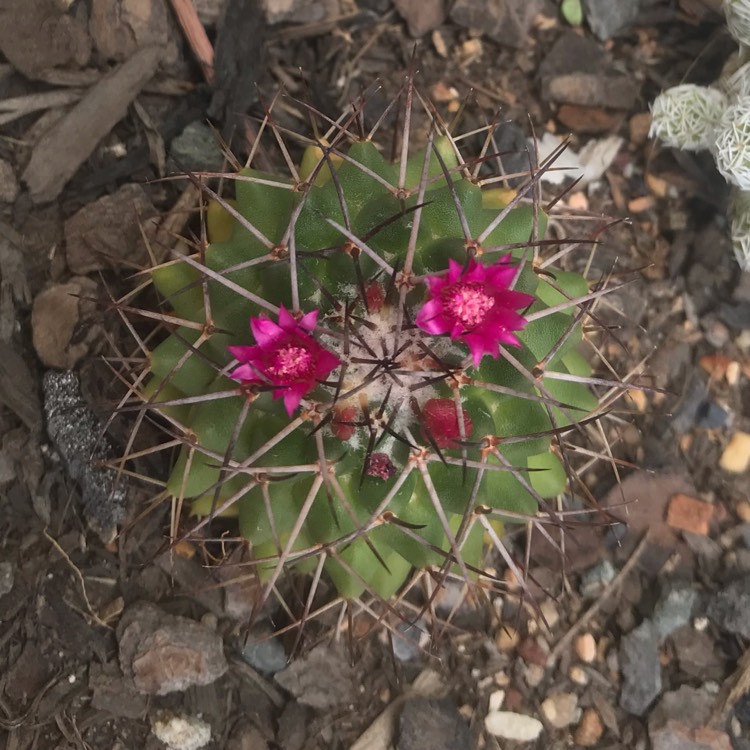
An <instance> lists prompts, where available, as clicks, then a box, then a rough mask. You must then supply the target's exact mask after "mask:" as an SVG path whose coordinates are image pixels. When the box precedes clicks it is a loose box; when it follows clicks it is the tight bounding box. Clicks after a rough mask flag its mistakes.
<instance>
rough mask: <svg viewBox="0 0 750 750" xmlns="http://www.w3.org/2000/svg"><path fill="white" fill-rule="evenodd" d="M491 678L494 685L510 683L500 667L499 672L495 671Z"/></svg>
mask: <svg viewBox="0 0 750 750" xmlns="http://www.w3.org/2000/svg"><path fill="white" fill-rule="evenodd" d="M493 679H494V680H495V685H497V686H498V687H508V685H510V677H509V676H508V673H507V672H504V671H503V670H502V669H501V670H500V671H499V672H495V676H494V678H493Z"/></svg>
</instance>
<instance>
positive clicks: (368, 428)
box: [143, 136, 597, 598]
mask: <svg viewBox="0 0 750 750" xmlns="http://www.w3.org/2000/svg"><path fill="white" fill-rule="evenodd" d="M322 153H323V152H322V151H321V149H315V148H312V147H311V148H308V150H307V151H306V153H305V156H304V158H303V160H302V167H301V170H300V174H299V179H298V180H297V181H296V182H295V181H294V180H292V179H283V178H279V177H277V176H274V175H270V174H265V173H261V172H258V171H255V170H253V169H246V170H245V171H243V172H242V173H241V175H239V176H238V180H237V182H236V201H232V205H234V206H236V210H237V212H238V213H239V215H241V216H242V217H243V218H244V221H241V222H240V221H237V220H233V221H232V223H231V225H230V227H229V230H227V229H226V225H225V228H224V229H223V230H222V231H221V233H219V232H218V231H217V234H221V235H223V239H222V240H221V241H216V242H214V243H213V244H209V245H208V246H207V247H206V248H205V252H204V253H203V254H202V255H200V256H199V255H194V256H191V257H190V258H187V259H183V260H177V261H172V262H170V263H167V264H165V265H163V266H160V267H159V268H157V269H155V270H154V272H153V276H152V278H153V283H154V286H155V287H156V289H157V290H158V291H159V292H160V293H161V295H162V296H163V298H164V306H163V309H164V311H165V312H168V314H169V315H171V316H173V317H174V318H176V319H178V320H180V321H181V322H182V323H183V325H176V326H172V328H171V333H170V334H169V335H168V336H167V338H166V339H164V340H163V341H162V342H161V343H159V344H158V346H156V347H155V348H154V349H153V351H152V352H151V362H150V366H151V377H150V381H149V382H148V383H147V385H146V387H145V389H144V391H143V397H144V399H146V400H148V401H149V403H150V405H151V408H153V409H154V410H157V411H161V412H162V413H164V415H165V416H167V417H168V418H170V419H171V421H172V422H173V423H176V424H179V425H182V427H183V429H184V432H185V435H186V438H185V441H184V445H183V447H182V449H181V451H180V454H179V456H178V457H177V460H176V462H175V463H174V466H173V469H172V473H171V476H170V477H169V480H168V482H167V490H168V492H169V493H171V495H173V496H174V497H176V498H180V499H182V500H188V501H190V502H191V504H192V509H193V512H194V513H195V514H196V515H198V516H206V515H208V514H209V513H215V512H216V511H217V509H219V508H222V509H223V510H222V512H223V513H225V514H229V515H235V516H237V517H238V521H239V528H240V532H241V534H242V535H243V536H244V537H245V538H246V539H247V540H248V541H249V542H250V544H251V545H252V550H253V554H254V555H255V557H256V559H258V560H260V561H261V562H259V563H258V566H257V569H258V571H259V574H260V576H261V579H262V580H265V581H267V582H272V581H274V580H275V579H276V578H277V577H278V575H279V573H280V570H279V569H278V565H277V563H276V561H277V560H279V559H281V560H283V561H284V563H285V564H286V565H291V566H295V565H296V566H298V567H300V568H301V569H303V570H305V571H310V570H314V568H315V565H316V560H318V559H320V557H319V556H320V555H324V556H325V564H324V568H325V570H326V571H327V574H328V576H329V578H330V579H331V580H332V581H333V583H334V585H335V587H336V588H337V589H338V591H339V593H340V595H341V596H343V597H358V596H360V595H362V594H363V593H365V592H368V593H370V594H375V595H377V596H379V597H383V598H388V597H390V596H391V595H393V594H394V593H396V592H397V591H398V590H399V588H400V587H401V586H402V585H403V583H404V582H405V581H406V580H407V578H408V576H409V575H410V572H411V571H412V570H413V569H414V568H423V567H425V566H445V567H446V568H451V569H454V570H455V569H458V567H461V566H463V569H464V571H466V570H469V569H471V570H477V569H479V568H480V567H481V564H482V555H483V541H482V540H483V531H482V527H481V525H480V524H479V523H474V521H475V515H476V514H477V513H490V514H492V515H493V517H494V518H495V519H496V520H498V522H504V523H514V522H518V521H519V520H520V519H522V517H524V516H533V515H534V514H536V513H537V511H538V508H539V503H540V501H541V500H543V499H546V498H553V497H555V496H557V495H559V494H560V493H562V492H563V491H564V489H565V486H566V481H567V477H566V473H565V470H564V468H563V465H562V463H561V461H560V459H559V458H558V456H557V452H556V447H555V440H554V434H555V430H556V429H557V428H560V427H564V426H565V425H570V424H572V423H575V422H577V421H580V420H582V419H584V418H585V417H587V416H588V415H589V414H590V413H591V412H592V410H594V409H596V406H597V400H596V398H595V396H594V395H593V393H592V392H591V391H590V389H589V387H588V386H587V385H585V384H583V383H581V382H574V380H566V379H556V378H552V377H548V375H549V374H550V373H562V374H563V375H564V374H566V373H570V374H572V375H577V376H579V377H581V376H586V375H588V374H589V373H590V368H588V365H587V363H586V361H585V359H584V358H583V357H581V355H580V354H579V352H578V346H579V344H580V342H581V339H582V330H581V325H580V323H579V322H577V321H576V318H575V316H574V313H575V312H576V311H577V310H578V307H577V305H576V303H575V300H576V299H577V298H580V297H582V296H583V295H586V294H587V293H588V291H589V290H588V285H587V284H586V282H585V280H584V279H583V278H582V277H580V276H578V275H576V274H572V273H565V272H559V273H556V274H554V275H553V276H550V277H549V278H548V277H546V276H544V275H537V274H536V273H535V272H534V268H533V256H534V253H533V249H532V248H531V247H529V243H530V241H531V240H532V238H533V234H534V231H535V227H536V231H537V233H538V235H539V236H540V237H541V236H542V235H543V233H544V230H545V226H546V217H545V215H544V214H543V213H542V212H541V211H539V210H536V209H535V207H534V206H532V205H531V204H525V203H519V205H518V206H517V207H515V208H512V209H511V210H510V211H508V212H507V215H506V216H505V217H504V218H503V220H502V221H501V222H499V223H498V224H497V226H495V227H494V228H492V229H491V230H490V231H487V230H488V227H490V225H491V224H492V222H494V221H495V219H496V217H497V216H498V213H499V211H500V210H501V209H500V208H498V205H497V195H493V191H490V192H484V193H483V191H482V188H481V187H480V186H479V185H478V184H476V181H474V180H473V179H471V178H470V177H469V176H468V172H466V171H465V170H464V169H463V168H462V165H461V164H460V163H459V158H458V156H457V152H456V149H455V148H454V146H453V144H452V141H451V140H450V138H449V137H447V136H443V137H439V138H436V139H435V140H434V142H433V143H432V145H431V147H430V148H428V149H424V150H422V151H419V152H415V153H414V154H413V155H412V156H411V157H410V158H408V160H407V161H406V162H405V163H404V164H402V163H401V162H397V163H395V164H391V163H389V162H388V161H387V160H386V159H384V158H383V156H382V155H381V153H380V151H379V150H378V149H377V148H376V146H375V145H374V144H373V143H371V142H369V141H367V140H361V141H360V140H357V141H354V142H352V143H351V144H350V145H349V146H348V148H334V149H330V150H329V151H328V154H329V158H328V159H325V158H324V157H323V156H322ZM438 154H439V158H438ZM426 162H427V163H426ZM332 170H333V171H332ZM400 180H401V182H399V181H400ZM210 221H213V219H212V218H210ZM415 227H416V229H415ZM209 230H210V227H209ZM479 238H481V240H480V239H479ZM509 246H512V249H510V250H508V249H506V248H508V247H509ZM508 254H510V256H512V257H511V258H506V256H507V255H508ZM450 261H454V262H455V263H457V264H459V265H460V266H462V267H463V268H466V267H467V265H468V264H470V262H471V263H476V264H478V266H479V267H480V268H479V271H478V273H483V272H485V271H486V270H487V269H490V268H495V267H498V266H505V267H511V268H513V277H514V278H513V280H512V282H511V284H510V286H511V287H512V288H513V289H515V290H516V291H517V292H519V293H521V292H522V293H524V294H525V295H531V297H528V298H527V299H528V300H529V301H530V304H528V305H525V306H524V308H523V309H522V310H519V311H518V314H519V315H521V316H524V315H531V316H532V319H531V320H529V321H528V322H527V323H526V324H525V325H523V326H520V327H518V329H517V337H518V342H519V343H520V346H508V345H506V344H502V346H503V350H501V351H500V352H499V356H496V357H493V356H491V355H489V354H485V355H484V356H480V357H478V359H479V360H480V361H479V362H478V363H477V362H474V361H472V356H471V354H470V352H469V349H468V348H467V344H466V342H465V341H464V340H462V339H461V337H460V336H458V337H453V338H451V336H448V335H435V334H433V333H430V332H429V331H426V330H425V329H424V328H423V327H420V325H422V324H421V323H420V324H417V323H415V321H417V322H419V310H420V308H421V306H423V305H424V304H425V300H426V299H427V286H428V285H429V284H430V283H431V282H430V281H429V279H430V278H438V277H440V275H441V274H442V275H445V274H446V272H447V270H448V268H449V263H450ZM469 267H471V266H469ZM462 278H463V277H462ZM466 278H467V279H468V276H467V277H466ZM450 290H454V291H455V290H457V293H458V292H460V293H461V294H463V295H464V297H462V298H461V299H462V300H463V299H464V298H465V300H466V301H467V302H466V304H467V305H468V307H466V310H464V308H461V310H464V312H466V311H467V310H468V312H466V314H467V315H469V314H471V315H479V316H481V315H483V314H484V309H485V308H483V307H481V305H485V307H487V305H491V304H493V302H492V301H491V300H490V301H489V302H488V301H487V300H488V298H487V297H486V295H485V297H482V296H481V295H482V294H483V292H482V288H481V284H479V283H475V282H466V283H463V282H461V284H458V283H457V284H454V285H453V286H451V287H450ZM451 293H452V292H451ZM446 294H447V293H443V297H441V299H443V301H444V304H445V305H448V304H453V298H449V297H448V296H446ZM472 295H473V296H472ZM206 296H207V298H208V302H209V304H208V305H206V304H205V298H206ZM493 299H494V298H493ZM519 299H521V298H520V297H519ZM571 300H572V301H571ZM566 301H570V305H569V306H568V307H564V303H565V302H566ZM462 304H463V303H462ZM474 304H476V305H479V306H480V307H471V305H474ZM282 306H283V308H284V309H285V310H288V311H291V314H292V316H293V317H294V318H295V319H296V320H302V316H304V315H306V314H308V313H311V312H312V311H318V312H319V314H318V318H317V321H315V322H316V325H315V327H314V329H311V328H310V327H309V326H308V327H307V328H305V330H304V332H302V333H300V334H299V337H300V338H299V341H303V342H304V341H307V338H304V336H309V338H310V339H312V340H314V341H315V342H316V346H317V347H318V348H317V349H310V348H309V347H308V348H307V349H306V348H305V345H304V344H300V345H299V346H296V347H295V346H294V345H292V344H289V345H288V346H287V348H286V349H285V350H284V352H283V354H284V357H286V359H284V360H283V367H282V365H278V367H279V368H282V369H283V368H287V369H289V371H291V368H293V367H295V366H299V367H303V365H304V366H305V367H306V366H307V364H305V363H307V362H308V360H309V358H310V357H311V356H313V355H315V353H316V352H320V351H321V350H325V351H327V352H329V353H330V354H331V355H333V356H334V357H335V358H337V360H338V364H337V366H336V367H332V368H328V370H327V371H326V373H325V374H324V375H323V376H322V377H316V378H315V379H314V381H312V382H311V384H310V387H309V388H307V390H306V391H305V392H304V393H303V394H302V395H301V396H300V398H299V399H297V402H296V403H294V404H293V408H289V406H290V405H289V403H287V402H286V401H285V400H284V398H280V396H284V395H285V393H286V391H285V390H284V389H285V386H283V385H281V386H279V383H278V382H273V378H269V377H268V373H266V374H265V375H264V374H263V373H258V374H257V377H255V378H253V377H251V378H250V379H251V380H254V382H247V381H248V378H245V380H244V381H243V380H242V378H239V377H233V375H234V374H235V370H234V368H235V367H236V360H234V359H233V354H232V353H230V351H229V350H228V349H227V347H228V346H233V347H238V349H235V350H233V351H235V353H236V352H237V351H239V350H242V351H245V350H247V351H250V350H249V349H247V348H248V347H252V346H255V347H256V350H257V347H258V342H257V341H255V340H254V339H253V336H252V335H251V333H250V330H249V326H248V323H249V321H250V319H251V318H253V319H254V320H256V321H259V320H261V321H262V320H266V317H267V320H270V321H275V320H276V319H277V315H278V316H280V315H281V313H279V310H280V308H282ZM550 307H560V309H559V310H556V311H552V312H549V313H545V311H546V310H548V309H549V308H550ZM446 309H447V308H446ZM451 309H453V308H451ZM456 309H458V308H456ZM279 321H281V317H279ZM303 322H304V321H303ZM426 325H429V323H428V324H426ZM278 330H281V329H278ZM300 331H302V329H300ZM277 333H278V331H277ZM303 333H304V336H303ZM295 335H297V334H295ZM290 340H291V339H290ZM561 340H562V344H560V342H561ZM466 341H468V339H467V340H466ZM504 352H508V353H509V355H510V356H506V355H505V353H504ZM256 353H257V351H256ZM472 353H473V350H472ZM496 353H497V352H496ZM275 361H277V360H275ZM281 361H282V360H278V362H281ZM539 363H542V371H541V372H539V371H538V368H539ZM269 372H270V370H269ZM274 372H281V369H277V370H274ZM284 373H287V370H284ZM279 377H281V376H279ZM300 399H301V400H300ZM177 402H186V403H177ZM462 419H463V420H464V421H463V424H461V420H462Z"/></svg>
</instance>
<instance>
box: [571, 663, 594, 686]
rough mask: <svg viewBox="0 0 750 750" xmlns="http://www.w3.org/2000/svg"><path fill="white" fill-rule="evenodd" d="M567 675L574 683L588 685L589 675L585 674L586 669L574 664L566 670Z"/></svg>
mask: <svg viewBox="0 0 750 750" xmlns="http://www.w3.org/2000/svg"><path fill="white" fill-rule="evenodd" d="M568 677H570V679H571V681H572V682H574V683H575V684H576V685H588V684H589V676H588V674H586V670H585V669H583V668H582V667H579V666H577V665H574V666H572V667H571V668H570V671H569V672H568Z"/></svg>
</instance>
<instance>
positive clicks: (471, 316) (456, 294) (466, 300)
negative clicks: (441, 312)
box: [441, 282, 495, 330]
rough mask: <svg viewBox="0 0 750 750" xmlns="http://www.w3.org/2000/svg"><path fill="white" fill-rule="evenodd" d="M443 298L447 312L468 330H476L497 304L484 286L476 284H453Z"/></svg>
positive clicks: (446, 288) (444, 292)
mask: <svg viewBox="0 0 750 750" xmlns="http://www.w3.org/2000/svg"><path fill="white" fill-rule="evenodd" d="M441 296H442V298H443V307H444V309H445V311H446V312H447V313H448V314H449V315H450V316H451V317H452V318H454V320H457V321H458V322H459V323H461V325H462V326H463V327H464V328H466V329H467V330H470V329H472V328H476V327H477V326H478V325H479V324H480V323H481V322H482V321H483V320H484V318H485V316H486V315H487V313H488V312H489V311H490V310H491V309H492V306H493V305H494V304H495V300H494V299H493V298H492V297H490V295H488V294H487V293H486V292H485V291H484V284H478V283H476V282H468V283H459V284H451V285H450V286H447V287H445V289H443V292H442V295H441Z"/></svg>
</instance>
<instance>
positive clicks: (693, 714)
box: [648, 685, 716, 730]
mask: <svg viewBox="0 0 750 750" xmlns="http://www.w3.org/2000/svg"><path fill="white" fill-rule="evenodd" d="M715 700H716V696H714V695H711V693H709V692H708V691H707V690H704V689H702V688H694V687H690V686H689V685H680V687H679V689H677V690H671V691H670V692H668V693H664V695H663V696H662V697H661V700H660V701H659V703H658V704H657V706H656V707H655V708H654V710H653V711H652V712H651V715H650V716H649V720H648V725H649V729H651V730H654V729H656V728H658V727H662V726H665V725H666V724H667V722H668V721H670V720H672V721H679V722H682V723H683V724H685V725H686V726H690V727H702V726H705V725H706V724H707V723H708V720H709V719H710V717H711V710H712V709H713V705H714V702H715Z"/></svg>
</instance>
